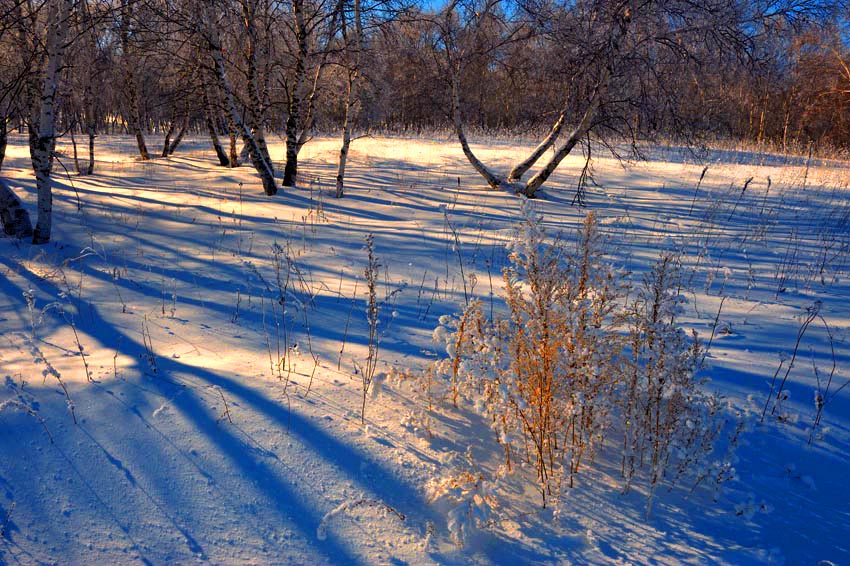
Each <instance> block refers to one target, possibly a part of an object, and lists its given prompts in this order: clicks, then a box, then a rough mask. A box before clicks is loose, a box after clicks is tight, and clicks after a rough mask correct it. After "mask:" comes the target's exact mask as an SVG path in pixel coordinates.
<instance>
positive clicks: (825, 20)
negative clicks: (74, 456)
mask: <svg viewBox="0 0 850 566" xmlns="http://www.w3.org/2000/svg"><path fill="white" fill-rule="evenodd" d="M849 20H850V18H848V6H847V4H845V3H844V0H826V1H823V0H704V1H700V2H693V1H692V0H447V1H446V2H442V3H432V2H424V1H418V0H0V167H2V162H3V158H4V156H5V149H6V143H7V136H8V132H9V131H12V130H15V129H17V130H18V131H20V132H21V133H25V134H26V135H27V136H28V139H29V146H30V154H31V160H32V167H33V171H34V173H35V176H36V186H37V194H38V207H37V210H38V218H37V221H36V224H35V226H34V227H32V225H31V223H30V220H29V218H28V216H27V213H26V210H25V208H24V207H23V206H21V204H20V201H19V199H18V196H17V195H16V194H15V193H14V191H12V190H11V189H10V188H9V187H8V186H7V185H6V184H5V183H3V181H2V178H0V219H2V221H3V225H4V230H5V232H6V233H7V234H9V235H15V236H17V237H20V238H29V237H32V240H33V242H34V243H45V242H47V241H49V240H50V234H51V219H52V214H51V210H52V190H51V175H52V171H53V162H54V154H55V144H56V139H57V138H58V137H66V138H70V140H71V142H72V145H73V148H74V167H75V168H76V170H77V172H78V173H79V174H81V175H86V174H92V173H94V172H95V169H96V161H95V155H96V139H97V136H98V135H100V134H104V133H124V134H129V135H131V136H133V137H134V138H135V140H136V144H137V147H138V154H139V159H142V160H146V159H151V158H152V156H154V155H155V154H158V155H162V156H168V155H170V154H173V153H174V152H175V151H177V149H178V148H179V145H180V143H181V141H182V140H183V138H184V136H185V135H186V134H187V133H192V134H193V135H198V134H202V135H204V136H206V137H208V139H209V141H210V144H211V146H212V147H213V148H214V150H215V154H216V157H217V161H218V163H219V165H221V166H222V167H236V166H239V165H241V164H249V165H251V166H252V167H253V168H254V169H255V170H256V172H257V175H258V176H259V178H260V180H261V182H262V186H263V190H264V191H265V193H266V194H267V195H274V194H275V193H276V192H277V191H278V189H279V186H278V177H282V181H281V183H280V184H281V185H282V186H283V187H292V186H295V185H296V184H297V180H298V156H299V152H300V150H301V148H302V147H303V146H304V144H305V143H307V142H308V141H309V140H310V138H311V136H313V135H315V133H317V132H323V133H338V134H339V135H340V151H339V160H338V168H337V179H336V194H337V196H343V194H344V191H345V167H346V160H347V155H348V151H349V147H350V144H351V142H352V140H353V139H356V138H357V136H358V135H360V134H361V133H363V132H366V131H368V130H370V129H377V128H381V129H394V130H404V131H409V130H421V129H433V128H443V127H445V128H450V129H451V130H452V131H453V132H454V133H455V135H456V137H457V139H458V142H459V143H460V145H461V147H462V148H463V151H464V154H465V155H466V157H467V158H468V160H469V162H470V165H471V166H472V167H474V168H475V170H476V171H478V172H479V173H480V174H481V176H482V178H483V179H484V180H485V182H486V183H487V184H488V185H490V186H491V187H494V188H496V187H501V188H506V189H508V190H511V191H513V192H516V193H521V194H524V195H526V196H529V197H533V196H535V195H536V194H537V192H538V190H539V189H540V187H541V186H542V185H543V184H544V183H545V182H546V180H547V179H548V177H549V176H550V175H551V173H552V172H553V171H554V170H555V169H556V168H557V167H558V165H559V164H560V162H561V161H562V160H563V159H564V158H565V157H566V156H567V155H568V154H570V153H571V152H572V151H574V150H575V148H577V147H582V146H586V147H587V150H589V149H590V147H591V145H592V144H608V145H609V146H610V147H612V148H614V149H617V148H621V147H623V146H624V144H623V143H622V142H623V141H628V142H632V147H635V148H636V147H637V144H636V142H637V141H638V140H640V139H645V138H647V137H649V138H652V137H654V136H663V137H665V138H674V139H681V140H684V141H688V142H691V141H694V140H698V139H700V138H708V139H713V138H718V137H722V138H732V139H740V140H749V141H754V142H757V143H765V144H772V145H775V146H781V147H782V149H784V150H785V151H791V150H794V149H796V148H798V147H801V146H809V144H817V145H818V146H830V147H846V146H847V145H848V144H850V31H848V28H849V27H850V21H849ZM470 129H473V130H474V131H476V132H488V131H510V132H514V133H526V134H530V133H537V132H542V133H541V135H540V143H539V145H537V146H536V147H535V148H534V149H533V150H532V151H531V152H530V153H529V155H528V156H526V157H525V158H524V159H522V160H520V161H519V162H517V163H516V164H515V165H514V166H513V167H512V168H511V169H510V170H509V171H496V170H494V169H493V168H491V167H490V166H488V165H487V164H485V163H483V162H482V161H481V160H480V159H479V158H478V157H477V156H476V155H475V153H474V151H473V149H472V147H471V146H470V144H469V143H468V141H467V132H468V131H469V130H470ZM270 132H271V133H274V134H276V135H280V136H282V137H283V138H284V139H285V144H286V154H285V160H284V163H283V171H282V174H280V173H279V172H278V171H276V167H277V165H276V164H275V163H274V162H273V160H272V159H271V157H270V155H269V150H268V144H267V136H268V135H269V133H270ZM153 133H157V134H159V135H160V136H163V137H164V143H163V146H162V147H161V148H152V147H150V146H149V143H148V141H149V140H148V138H150V136H151V135H152V134H153ZM78 141H79V143H78ZM615 144H616V147H615ZM549 149H551V150H552V151H551V152H549V151H547V150H549ZM617 150H618V151H619V149H617ZM533 169H534V170H535V171H536V172H535V173H534V174H533V175H532V176H530V177H529V178H526V175H527V174H528V173H529V172H530V171H532V170H533Z"/></svg>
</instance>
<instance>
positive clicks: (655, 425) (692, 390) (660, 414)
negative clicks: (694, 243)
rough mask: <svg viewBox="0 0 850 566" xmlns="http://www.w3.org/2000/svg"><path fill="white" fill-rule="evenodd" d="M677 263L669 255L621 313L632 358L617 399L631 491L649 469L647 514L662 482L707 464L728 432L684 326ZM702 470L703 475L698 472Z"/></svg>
mask: <svg viewBox="0 0 850 566" xmlns="http://www.w3.org/2000/svg"><path fill="white" fill-rule="evenodd" d="M680 289H681V281H680V270H679V264H678V261H677V259H676V258H675V257H674V256H673V255H670V254H666V253H665V254H662V255H661V257H660V258H659V260H658V261H657V262H656V264H655V266H654V267H653V268H652V269H651V270H650V272H649V273H648V274H647V275H646V276H645V277H644V278H643V282H642V284H641V285H640V286H639V287H638V289H637V292H636V294H635V298H634V300H632V301H631V302H630V303H629V304H628V305H627V306H626V307H625V309H624V311H623V312H622V314H621V316H622V317H623V320H624V323H625V325H626V327H627V329H628V349H627V351H628V355H627V356H625V360H624V364H623V366H622V368H623V370H624V373H623V376H622V379H621V380H620V384H619V387H618V391H617V392H616V397H617V398H618V400H619V405H620V411H619V412H620V415H621V422H622V428H623V430H622V436H623V447H622V472H623V477H624V478H625V482H626V489H628V488H629V487H630V486H631V484H632V480H633V478H634V477H635V474H636V472H637V471H638V469H641V468H643V469H645V470H646V471H647V472H648V486H649V487H648V496H649V502H648V505H647V511H649V508H650V506H651V503H652V496H653V494H654V492H655V488H656V487H657V486H658V484H659V483H660V482H662V481H664V480H667V482H668V483H671V484H672V483H675V482H676V480H678V479H679V478H680V477H681V476H683V475H684V474H685V473H687V472H688V471H689V470H690V471H697V468H701V467H702V466H704V464H705V456H706V455H707V454H710V453H711V452H712V450H713V445H714V441H715V439H716V438H717V435H718V434H719V433H720V430H721V429H722V425H723V421H722V420H721V419H720V414H719V413H720V412H721V409H722V406H721V405H720V403H719V400H718V399H717V398H716V396H713V395H709V394H707V393H706V392H704V391H703V389H702V388H701V387H700V385H701V380H700V379H699V377H698V376H697V372H698V370H699V368H700V362H701V359H702V358H703V353H702V349H701V348H700V344H699V341H698V340H697V337H696V334H695V333H694V334H692V335H691V336H689V335H688V334H687V333H685V331H684V330H683V329H682V328H681V327H679V326H678V325H677V317H678V316H679V315H680V314H681V310H682V304H683V303H684V298H683V297H682V296H681V294H680V292H679V290H680ZM698 473H699V472H698Z"/></svg>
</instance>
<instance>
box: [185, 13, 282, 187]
mask: <svg viewBox="0 0 850 566" xmlns="http://www.w3.org/2000/svg"><path fill="white" fill-rule="evenodd" d="M205 8H206V6H202V12H201V19H202V20H203V21H202V25H203V27H204V33H205V36H206V37H205V39H206V40H207V47H208V49H209V54H210V57H211V58H212V60H213V63H214V67H215V74H216V77H217V78H218V82H219V86H220V87H221V90H222V92H223V93H224V98H225V110H226V111H227V117H228V119H229V120H230V121H231V122H232V123H233V124H234V125H235V126H236V127H237V128H238V130H239V132H240V134H241V135H242V140H243V142H244V143H245V144H246V145H247V146H248V150H249V153H250V155H251V162H252V163H253V165H254V168H255V169H256V170H257V173H259V174H260V179H262V182H263V190H264V191H265V193H266V194H267V195H273V194H276V193H277V185H276V184H275V180H274V169H272V167H271V165H270V164H269V163H268V162H267V161H266V160H265V158H264V157H263V152H262V151H261V149H260V146H259V145H258V144H257V140H256V139H254V135H253V134H252V133H251V129H250V128H249V127H248V126H247V125H246V124H245V122H244V120H242V117H241V116H240V115H239V113H238V112H237V110H236V100H235V99H234V97H233V88H232V87H231V86H230V81H229V80H228V79H227V68H226V67H225V65H224V55H223V54H222V47H221V39H220V38H219V35H218V30H217V29H216V28H215V24H214V23H213V22H212V20H211V19H210V16H209V14H208V13H207V11H206V9H205Z"/></svg>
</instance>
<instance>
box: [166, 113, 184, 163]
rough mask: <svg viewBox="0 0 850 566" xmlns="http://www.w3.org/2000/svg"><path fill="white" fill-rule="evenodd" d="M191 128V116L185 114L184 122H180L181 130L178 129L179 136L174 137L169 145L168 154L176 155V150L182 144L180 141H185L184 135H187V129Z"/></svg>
mask: <svg viewBox="0 0 850 566" xmlns="http://www.w3.org/2000/svg"><path fill="white" fill-rule="evenodd" d="M188 129H189V117H188V116H184V117H183V120H182V122H181V123H180V130H178V131H177V137H176V138H174V141H172V142H171V143H170V144H169V145H168V148H167V149H168V151H167V152H166V154H167V155H174V152H175V151H177V147H178V146H179V145H180V142H182V141H183V137H184V136H185V135H186V131H187V130H188Z"/></svg>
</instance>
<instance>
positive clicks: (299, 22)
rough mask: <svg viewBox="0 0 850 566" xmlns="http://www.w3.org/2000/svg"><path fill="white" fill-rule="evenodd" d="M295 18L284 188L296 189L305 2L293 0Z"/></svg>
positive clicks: (304, 66) (304, 62)
mask: <svg viewBox="0 0 850 566" xmlns="http://www.w3.org/2000/svg"><path fill="white" fill-rule="evenodd" d="M292 13H293V15H294V17H295V39H296V41H297V52H296V54H295V77H294V78H295V80H294V81H293V86H292V90H291V92H290V93H289V105H288V115H287V117H286V165H284V168H283V186H284V187H294V186H295V183H296V182H297V178H298V150H299V147H298V126H299V125H300V112H301V93H302V92H303V90H304V82H305V80H306V75H307V53H308V51H307V50H308V45H307V29H306V27H305V24H304V0H292Z"/></svg>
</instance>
